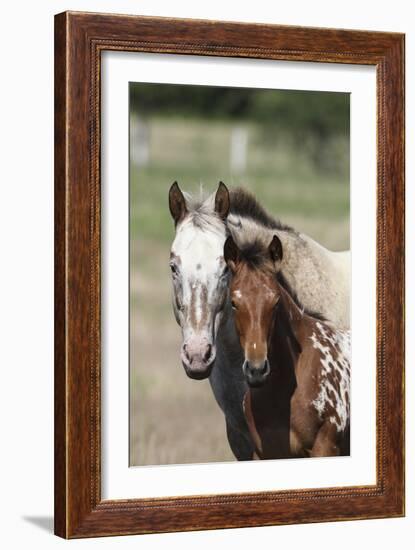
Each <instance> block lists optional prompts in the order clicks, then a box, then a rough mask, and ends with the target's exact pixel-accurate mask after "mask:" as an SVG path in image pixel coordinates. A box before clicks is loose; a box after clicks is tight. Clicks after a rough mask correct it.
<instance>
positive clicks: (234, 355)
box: [217, 296, 243, 370]
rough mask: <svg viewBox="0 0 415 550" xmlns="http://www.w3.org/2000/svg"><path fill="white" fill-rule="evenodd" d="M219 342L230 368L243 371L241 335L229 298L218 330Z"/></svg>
mask: <svg viewBox="0 0 415 550" xmlns="http://www.w3.org/2000/svg"><path fill="white" fill-rule="evenodd" d="M217 342H218V345H219V346H220V348H221V349H223V350H224V352H225V353H226V358H227V359H228V361H227V362H228V363H229V365H230V367H232V368H233V367H235V368H238V369H240V370H241V366H242V362H243V351H242V348H241V344H240V340H239V335H238V332H237V330H236V326H235V320H234V317H233V314H232V307H231V301H230V298H229V296H228V298H227V300H226V305H225V309H224V315H223V318H222V321H221V325H220V327H219V330H218V336H217Z"/></svg>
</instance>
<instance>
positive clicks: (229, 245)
mask: <svg viewBox="0 0 415 550" xmlns="http://www.w3.org/2000/svg"><path fill="white" fill-rule="evenodd" d="M223 257H224V258H225V262H226V264H227V265H228V267H229V269H230V270H231V271H232V272H233V273H234V272H235V271H236V264H237V263H238V261H239V248H238V247H237V246H236V243H235V241H234V240H233V238H232V236H231V235H229V237H228V238H227V239H226V241H225V245H224V247H223Z"/></svg>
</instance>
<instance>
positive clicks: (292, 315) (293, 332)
mask: <svg viewBox="0 0 415 550" xmlns="http://www.w3.org/2000/svg"><path fill="white" fill-rule="evenodd" d="M279 290H280V295H281V298H280V302H281V303H280V304H279V306H278V312H277V317H276V320H275V323H274V331H275V332H278V331H281V330H283V331H285V332H287V333H288V334H289V335H290V336H291V339H292V343H291V345H293V346H294V347H295V346H296V349H297V351H298V353H299V352H300V350H301V349H302V348H303V346H304V343H305V342H306V340H307V339H308V338H310V337H311V335H312V332H313V328H314V324H315V322H316V321H315V319H313V318H312V317H310V316H309V315H307V314H306V313H305V312H304V310H303V309H301V308H300V307H299V306H298V305H297V304H296V302H295V301H294V299H293V298H292V297H291V296H290V294H289V292H288V291H287V290H285V288H284V287H283V286H282V285H281V284H280V285H279Z"/></svg>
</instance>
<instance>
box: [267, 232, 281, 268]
mask: <svg viewBox="0 0 415 550" xmlns="http://www.w3.org/2000/svg"><path fill="white" fill-rule="evenodd" d="M268 251H269V253H270V255H271V259H272V261H273V262H280V261H281V260H282V243H281V241H280V239H279V238H278V237H277V235H274V236H273V237H272V241H271V244H270V245H269V247H268Z"/></svg>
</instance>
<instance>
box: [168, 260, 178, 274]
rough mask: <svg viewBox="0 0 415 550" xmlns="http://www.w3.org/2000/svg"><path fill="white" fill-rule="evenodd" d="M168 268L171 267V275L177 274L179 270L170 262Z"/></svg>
mask: <svg viewBox="0 0 415 550" xmlns="http://www.w3.org/2000/svg"><path fill="white" fill-rule="evenodd" d="M170 269H171V272H172V273H173V275H177V274H178V273H179V270H178V268H177V265H176V264H173V263H171V264H170Z"/></svg>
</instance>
